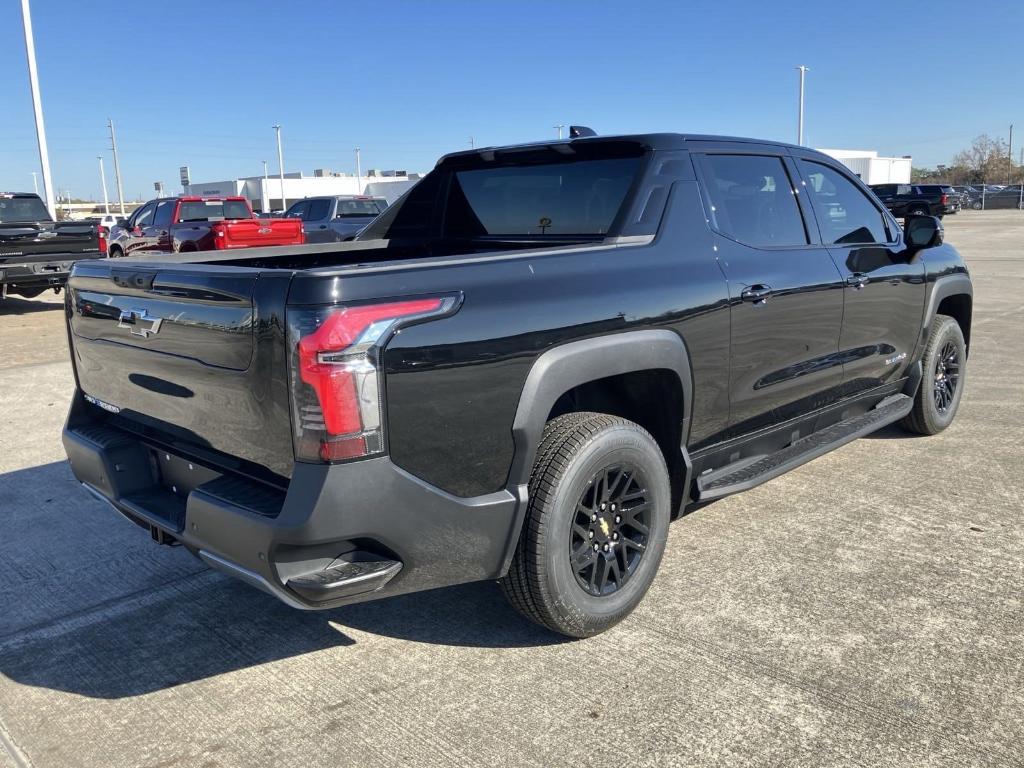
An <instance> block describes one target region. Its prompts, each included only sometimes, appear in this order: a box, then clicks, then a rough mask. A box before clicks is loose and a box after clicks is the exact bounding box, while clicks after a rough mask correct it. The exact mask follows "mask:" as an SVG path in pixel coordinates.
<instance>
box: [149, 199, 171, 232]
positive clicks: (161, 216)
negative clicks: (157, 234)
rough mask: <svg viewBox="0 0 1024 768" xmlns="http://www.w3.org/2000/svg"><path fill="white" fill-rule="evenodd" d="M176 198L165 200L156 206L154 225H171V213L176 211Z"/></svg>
mask: <svg viewBox="0 0 1024 768" xmlns="http://www.w3.org/2000/svg"><path fill="white" fill-rule="evenodd" d="M176 202H177V201H175V200H164V201H163V202H162V203H159V204H158V205H157V206H156V213H155V214H154V215H153V226H155V227H169V226H170V225H171V215H172V214H173V213H174V205H175V203H176Z"/></svg>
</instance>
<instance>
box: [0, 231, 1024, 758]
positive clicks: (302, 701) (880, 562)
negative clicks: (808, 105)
mask: <svg viewBox="0 0 1024 768" xmlns="http://www.w3.org/2000/svg"><path fill="white" fill-rule="evenodd" d="M946 227H947V237H948V239H949V240H950V241H951V242H953V243H954V244H955V245H956V246H958V247H959V248H960V249H961V250H962V252H963V253H964V254H965V256H966V257H967V259H968V261H969V263H970V266H971V269H972V273H973V276H974V280H975V291H976V296H975V310H974V332H973V339H972V350H971V358H970V366H969V373H968V380H967V391H966V394H965V397H964V400H963V404H962V406H961V411H960V413H959V415H958V418H957V421H956V423H955V424H954V426H953V427H952V428H950V429H949V430H947V431H946V432H944V433H943V434H942V435H939V436H937V437H933V438H915V437H910V436H907V435H905V434H904V433H902V432H901V431H899V430H898V429H895V428H891V429H887V430H884V431H883V432H882V433H880V434H877V435H874V436H872V437H870V438H865V439H862V440H859V441H856V442H855V443H852V444H850V445H848V446H846V447H844V448H842V449H840V450H839V451H837V452H835V453H832V454H829V455H828V456H825V457H823V458H821V459H818V460H817V461H814V462H812V463H811V464H809V465H806V466H804V467H802V468H800V469H799V470H797V471H795V472H792V473H790V474H788V475H785V476H783V477H781V478H779V479H777V480H774V481H772V482H770V483H768V484H766V485H763V486H761V487H759V488H757V489H754V490H752V491H750V492H748V493H745V494H742V495H740V496H735V497H731V498H728V499H725V500H722V501H720V502H717V503H714V504H711V505H709V506H707V507H704V508H702V509H700V510H698V511H696V512H694V513H692V514H690V515H687V516H686V517H684V518H682V519H680V520H678V521H676V522H675V523H673V525H672V527H671V534H670V541H669V546H668V549H667V553H666V556H665V560H664V562H663V565H662V568H661V573H660V574H659V577H658V579H657V581H656V583H655V585H654V588H653V589H652V592H651V593H650V595H649V596H648V597H647V599H646V600H645V601H644V602H643V603H642V604H641V606H640V608H639V609H638V610H637V612H636V614H635V615H634V616H633V617H631V618H630V619H629V620H627V621H626V622H624V623H623V624H621V625H619V626H618V627H616V628H615V629H613V630H612V631H610V632H608V633H606V634H604V635H601V636H599V637H597V638H593V639H590V640H586V641H579V642H568V641H563V640H562V639H560V638H557V637H554V636H552V635H550V634H548V633H546V632H544V631H542V630H540V629H538V628H536V627H533V626H531V625H529V624H527V623H525V622H524V621H522V620H521V619H520V618H519V617H518V616H517V614H515V613H514V612H513V611H512V610H511V609H510V608H508V607H507V606H506V605H505V604H504V602H503V601H502V598H501V596H500V594H499V593H498V590H497V589H496V588H495V586H494V585H492V584H475V585H468V586H464V587H459V588H455V589H448V590H439V591H435V592H429V593H424V594H419V595H410V596H405V597H399V598H395V599H391V600H386V601H380V602H376V603H368V604H364V605H358V606H353V607H348V608H343V609H339V610H336V611H332V612H329V613H326V614H305V613H300V612H295V611H292V610H290V609H288V608H286V607H284V606H282V605H280V604H278V603H277V602H276V601H274V600H273V599H272V598H270V597H268V596H266V595H263V594H262V593H260V592H256V591H254V590H252V589H250V588H247V587H245V586H244V585H241V584H238V583H235V582H233V581H231V580H230V579H228V578H226V577H223V576H221V575H219V574H217V573H215V572H212V571H209V570H207V569H206V568H205V567H204V566H202V564H200V563H199V562H198V561H196V560H194V559H193V558H191V557H190V556H189V555H188V554H187V553H186V552H183V551H182V550H180V549H169V548H166V547H158V546H155V545H154V544H152V543H151V542H150V541H149V539H148V537H147V535H146V534H145V532H144V531H142V530H141V529H138V528H136V527H135V526H132V525H130V524H129V523H127V522H126V521H124V520H123V519H121V518H120V517H118V516H117V515H115V514H113V513H112V512H111V511H110V510H109V509H106V508H104V507H103V506H102V505H101V504H99V503H97V502H96V501H94V500H93V499H91V498H90V497H89V496H87V495H86V494H85V493H83V492H82V491H81V489H80V488H79V487H78V485H77V483H75V482H74V480H73V478H72V476H71V474H70V471H69V470H68V468H67V464H66V462H65V461H64V459H63V452H62V449H61V446H60V439H59V435H60V427H61V423H62V421H63V417H64V413H65V407H66V403H67V399H68V396H69V394H70V392H71V390H72V387H73V383H72V378H71V370H70V366H69V365H68V363H67V361H66V349H65V341H64V337H63V326H62V323H61V321H62V317H61V311H60V304H59V302H53V301H52V300H47V301H48V304H47V303H46V302H44V300H43V299H42V298H40V299H39V300H35V301H31V302H25V301H18V302H17V303H16V304H13V305H11V306H4V305H0V353H2V359H3V360H4V363H3V366H2V367H0V766H2V767H3V768H6V767H7V766H37V767H39V768H42V767H44V766H69V765H102V766H120V765H131V766H252V765H295V766H321V765H322V766H347V765H359V766H394V765H415V766H425V765H460V766H461V765H465V766H478V765H490V766H553V765H721V766H741V765H757V766H778V765H785V766H858V765H859V766H879V765H891V766H908V765H912V766H951V767H954V766H955V767H956V768H960V767H961V766H975V765H976V766H983V765H984V766H1013V765H1024V746H1022V744H1024V653H1022V650H1021V649H1022V648H1024V607H1022V604H1021V594H1022V592H1021V584H1022V583H1024V529H1022V522H1024V521H1022V507H1024V505H1022V501H1021V498H1022V497H1021V494H1022V491H1024V480H1022V478H1024V449H1022V445H1024V385H1022V382H1024V333H1022V331H1024V309H1022V305H1021V302H1020V296H1021V295H1022V293H1024V215H1020V214H1018V212H1016V211H1005V212H1003V211H985V212H973V211H971V212H964V213H962V214H960V215H958V216H955V217H949V218H947V220H946ZM44 305H45V306H46V307H48V308H43V306H44Z"/></svg>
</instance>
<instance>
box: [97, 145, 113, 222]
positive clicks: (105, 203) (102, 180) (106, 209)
mask: <svg viewBox="0 0 1024 768" xmlns="http://www.w3.org/2000/svg"><path fill="white" fill-rule="evenodd" d="M96 159H97V160H99V161H100V186H102V187H103V212H104V213H110V199H109V198H108V197H107V174H106V173H104V172H103V155H96Z"/></svg>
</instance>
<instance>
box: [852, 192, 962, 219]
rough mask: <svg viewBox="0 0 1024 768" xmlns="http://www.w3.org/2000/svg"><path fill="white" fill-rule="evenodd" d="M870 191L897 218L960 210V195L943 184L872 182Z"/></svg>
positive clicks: (933, 214)
mask: <svg viewBox="0 0 1024 768" xmlns="http://www.w3.org/2000/svg"><path fill="white" fill-rule="evenodd" d="M871 191H872V192H874V193H875V194H876V195H878V199H879V200H881V201H882V203H884V204H885V207H886V208H888V209H889V210H890V211H892V215H893V216H896V217H897V218H903V217H904V216H936V217H938V218H940V219H941V218H942V217H943V216H945V215H946V214H950V213H956V212H957V211H959V210H960V195H959V194H958V193H957V192H956V191H954V189H953V188H952V187H950V186H947V185H943V184H872V185H871Z"/></svg>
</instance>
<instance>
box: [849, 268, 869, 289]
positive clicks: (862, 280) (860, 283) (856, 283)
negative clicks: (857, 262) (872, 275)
mask: <svg viewBox="0 0 1024 768" xmlns="http://www.w3.org/2000/svg"><path fill="white" fill-rule="evenodd" d="M868 281H869V278H868V276H867V275H865V274H864V273H863V272H854V273H853V274H852V275H850V276H849V277H848V278H846V284H847V285H848V286H850V287H851V288H853V289H854V290H855V291H859V290H860V289H861V288H863V287H864V286H865V285H867V284H868Z"/></svg>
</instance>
